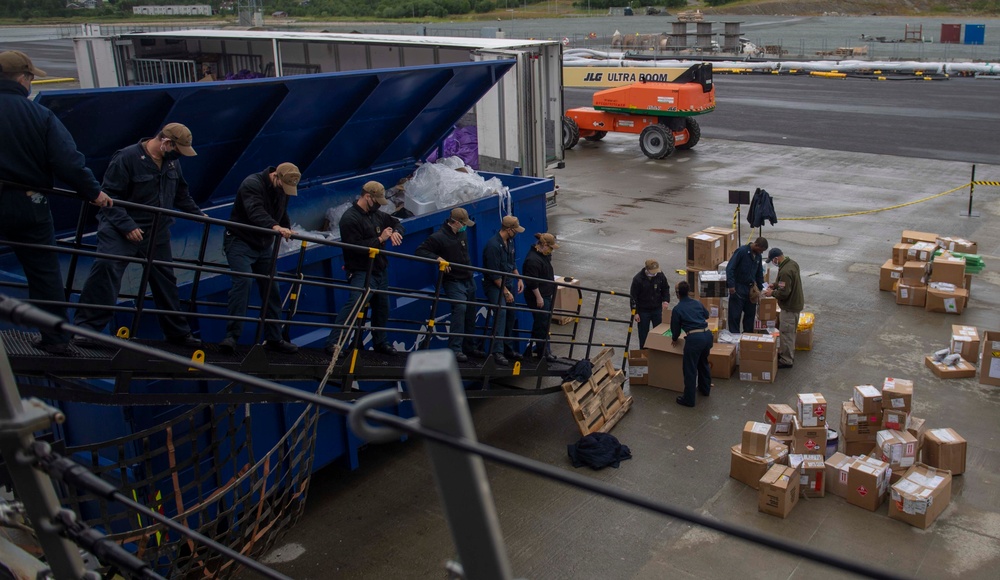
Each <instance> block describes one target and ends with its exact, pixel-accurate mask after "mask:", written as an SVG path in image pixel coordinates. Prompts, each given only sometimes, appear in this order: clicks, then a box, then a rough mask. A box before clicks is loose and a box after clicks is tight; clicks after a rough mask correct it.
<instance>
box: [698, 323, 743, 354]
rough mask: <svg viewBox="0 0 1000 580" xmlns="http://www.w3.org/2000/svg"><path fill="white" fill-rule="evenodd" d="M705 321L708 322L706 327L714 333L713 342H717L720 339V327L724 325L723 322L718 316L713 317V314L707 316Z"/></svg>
mask: <svg viewBox="0 0 1000 580" xmlns="http://www.w3.org/2000/svg"><path fill="white" fill-rule="evenodd" d="M705 322H706V323H708V326H707V327H706V328H708V331H709V332H711V333H712V342H715V341H716V340H718V339H719V328H720V327H721V326H722V322H720V321H719V319H718V318H712V317H711V316H709V317H708V318H706V319H705ZM733 346H736V345H733ZM734 351H735V349H734Z"/></svg>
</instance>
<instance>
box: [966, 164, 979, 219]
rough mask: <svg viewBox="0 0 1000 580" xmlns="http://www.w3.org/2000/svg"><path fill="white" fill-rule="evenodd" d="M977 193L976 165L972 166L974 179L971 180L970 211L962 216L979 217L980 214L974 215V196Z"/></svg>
mask: <svg viewBox="0 0 1000 580" xmlns="http://www.w3.org/2000/svg"><path fill="white" fill-rule="evenodd" d="M975 191H976V165H975V164H973V165H972V177H971V178H970V179H969V211H968V213H965V214H962V215H964V216H965V217H979V214H976V213H972V196H973V194H974V193H975Z"/></svg>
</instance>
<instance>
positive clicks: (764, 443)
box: [740, 421, 773, 456]
mask: <svg viewBox="0 0 1000 580" xmlns="http://www.w3.org/2000/svg"><path fill="white" fill-rule="evenodd" d="M772 428H773V427H772V426H771V424H770V423H758V422H757V421H747V422H746V424H745V425H743V439H742V443H741V446H740V453H742V454H743V455H757V456H764V455H765V454H767V447H768V443H769V442H770V441H771V429H772Z"/></svg>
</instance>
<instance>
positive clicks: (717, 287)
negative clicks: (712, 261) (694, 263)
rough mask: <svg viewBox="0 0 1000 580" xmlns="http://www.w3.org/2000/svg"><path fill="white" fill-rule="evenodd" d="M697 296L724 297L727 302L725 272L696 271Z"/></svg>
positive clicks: (727, 291)
mask: <svg viewBox="0 0 1000 580" xmlns="http://www.w3.org/2000/svg"><path fill="white" fill-rule="evenodd" d="M698 297H699V298H726V299H727V300H726V302H728V301H729V300H728V298H729V289H728V288H727V287H726V273H725V272H716V271H714V270H708V271H705V272H698Z"/></svg>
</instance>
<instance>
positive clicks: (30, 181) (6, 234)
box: [0, 50, 112, 355]
mask: <svg viewBox="0 0 1000 580" xmlns="http://www.w3.org/2000/svg"><path fill="white" fill-rule="evenodd" d="M43 76H45V71H43V70H41V69H39V68H38V67H36V66H35V65H34V64H33V63H32V62H31V59H30V58H28V55H26V54H24V53H23V52H20V51H17V50H8V51H5V52H0V111H3V113H2V114H0V135H2V136H3V138H0V180H2V181H3V182H4V183H3V184H2V185H0V190H2V191H0V238H2V239H5V240H8V241H11V242H17V243H23V244H33V245H36V246H48V247H34V248H28V247H23V246H14V247H12V250H13V252H14V255H15V256H16V257H17V259H18V261H19V262H20V263H21V267H22V268H23V270H24V278H25V279H26V280H27V282H28V297H29V298H31V299H33V300H39V301H41V303H40V304H39V305H38V306H39V308H41V309H43V310H45V311H47V312H49V313H51V314H54V315H56V316H58V317H59V318H66V308H65V306H59V305H57V304H59V303H64V302H65V301H66V294H65V285H64V283H63V277H62V270H61V269H60V266H59V255H58V254H57V253H56V251H55V250H52V249H49V247H54V246H55V226H54V225H53V221H52V212H51V210H50V209H49V206H50V202H51V203H52V204H57V205H61V204H64V203H66V201H65V198H63V197H61V196H52V198H51V199H50V198H49V196H48V195H46V194H47V193H48V190H50V189H52V186H53V184H54V183H55V178H57V177H58V178H59V180H60V181H62V182H63V183H65V184H67V185H68V186H69V187H70V188H72V189H73V190H75V191H76V193H77V195H79V196H80V197H82V198H84V199H86V200H87V201H89V202H90V203H92V204H94V205H96V206H99V207H104V206H107V205H110V204H111V203H112V201H111V198H110V197H108V195H107V194H106V193H104V192H103V191H101V184H100V183H99V182H98V181H97V179H95V178H94V174H93V172H92V171H91V170H90V168H89V167H87V160H86V158H85V157H84V155H83V153H81V152H80V151H79V150H78V149H77V146H76V142H74V141H73V136H72V135H70V132H69V131H68V130H67V129H66V126H65V125H63V124H62V122H61V121H60V120H59V118H58V117H56V116H55V114H53V113H52V111H50V110H49V109H47V108H45V107H44V106H42V105H39V104H38V103H36V102H35V101H32V100H31V99H29V98H28V96H29V95H30V94H31V81H32V80H33V79H34V78H35V77H43ZM34 347H35V348H37V349H40V350H42V351H44V352H48V353H51V354H58V355H68V354H70V353H71V352H72V350H71V348H70V335H69V334H67V333H65V332H58V331H52V330H43V331H42V333H41V338H39V339H37V340H35V341H34Z"/></svg>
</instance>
